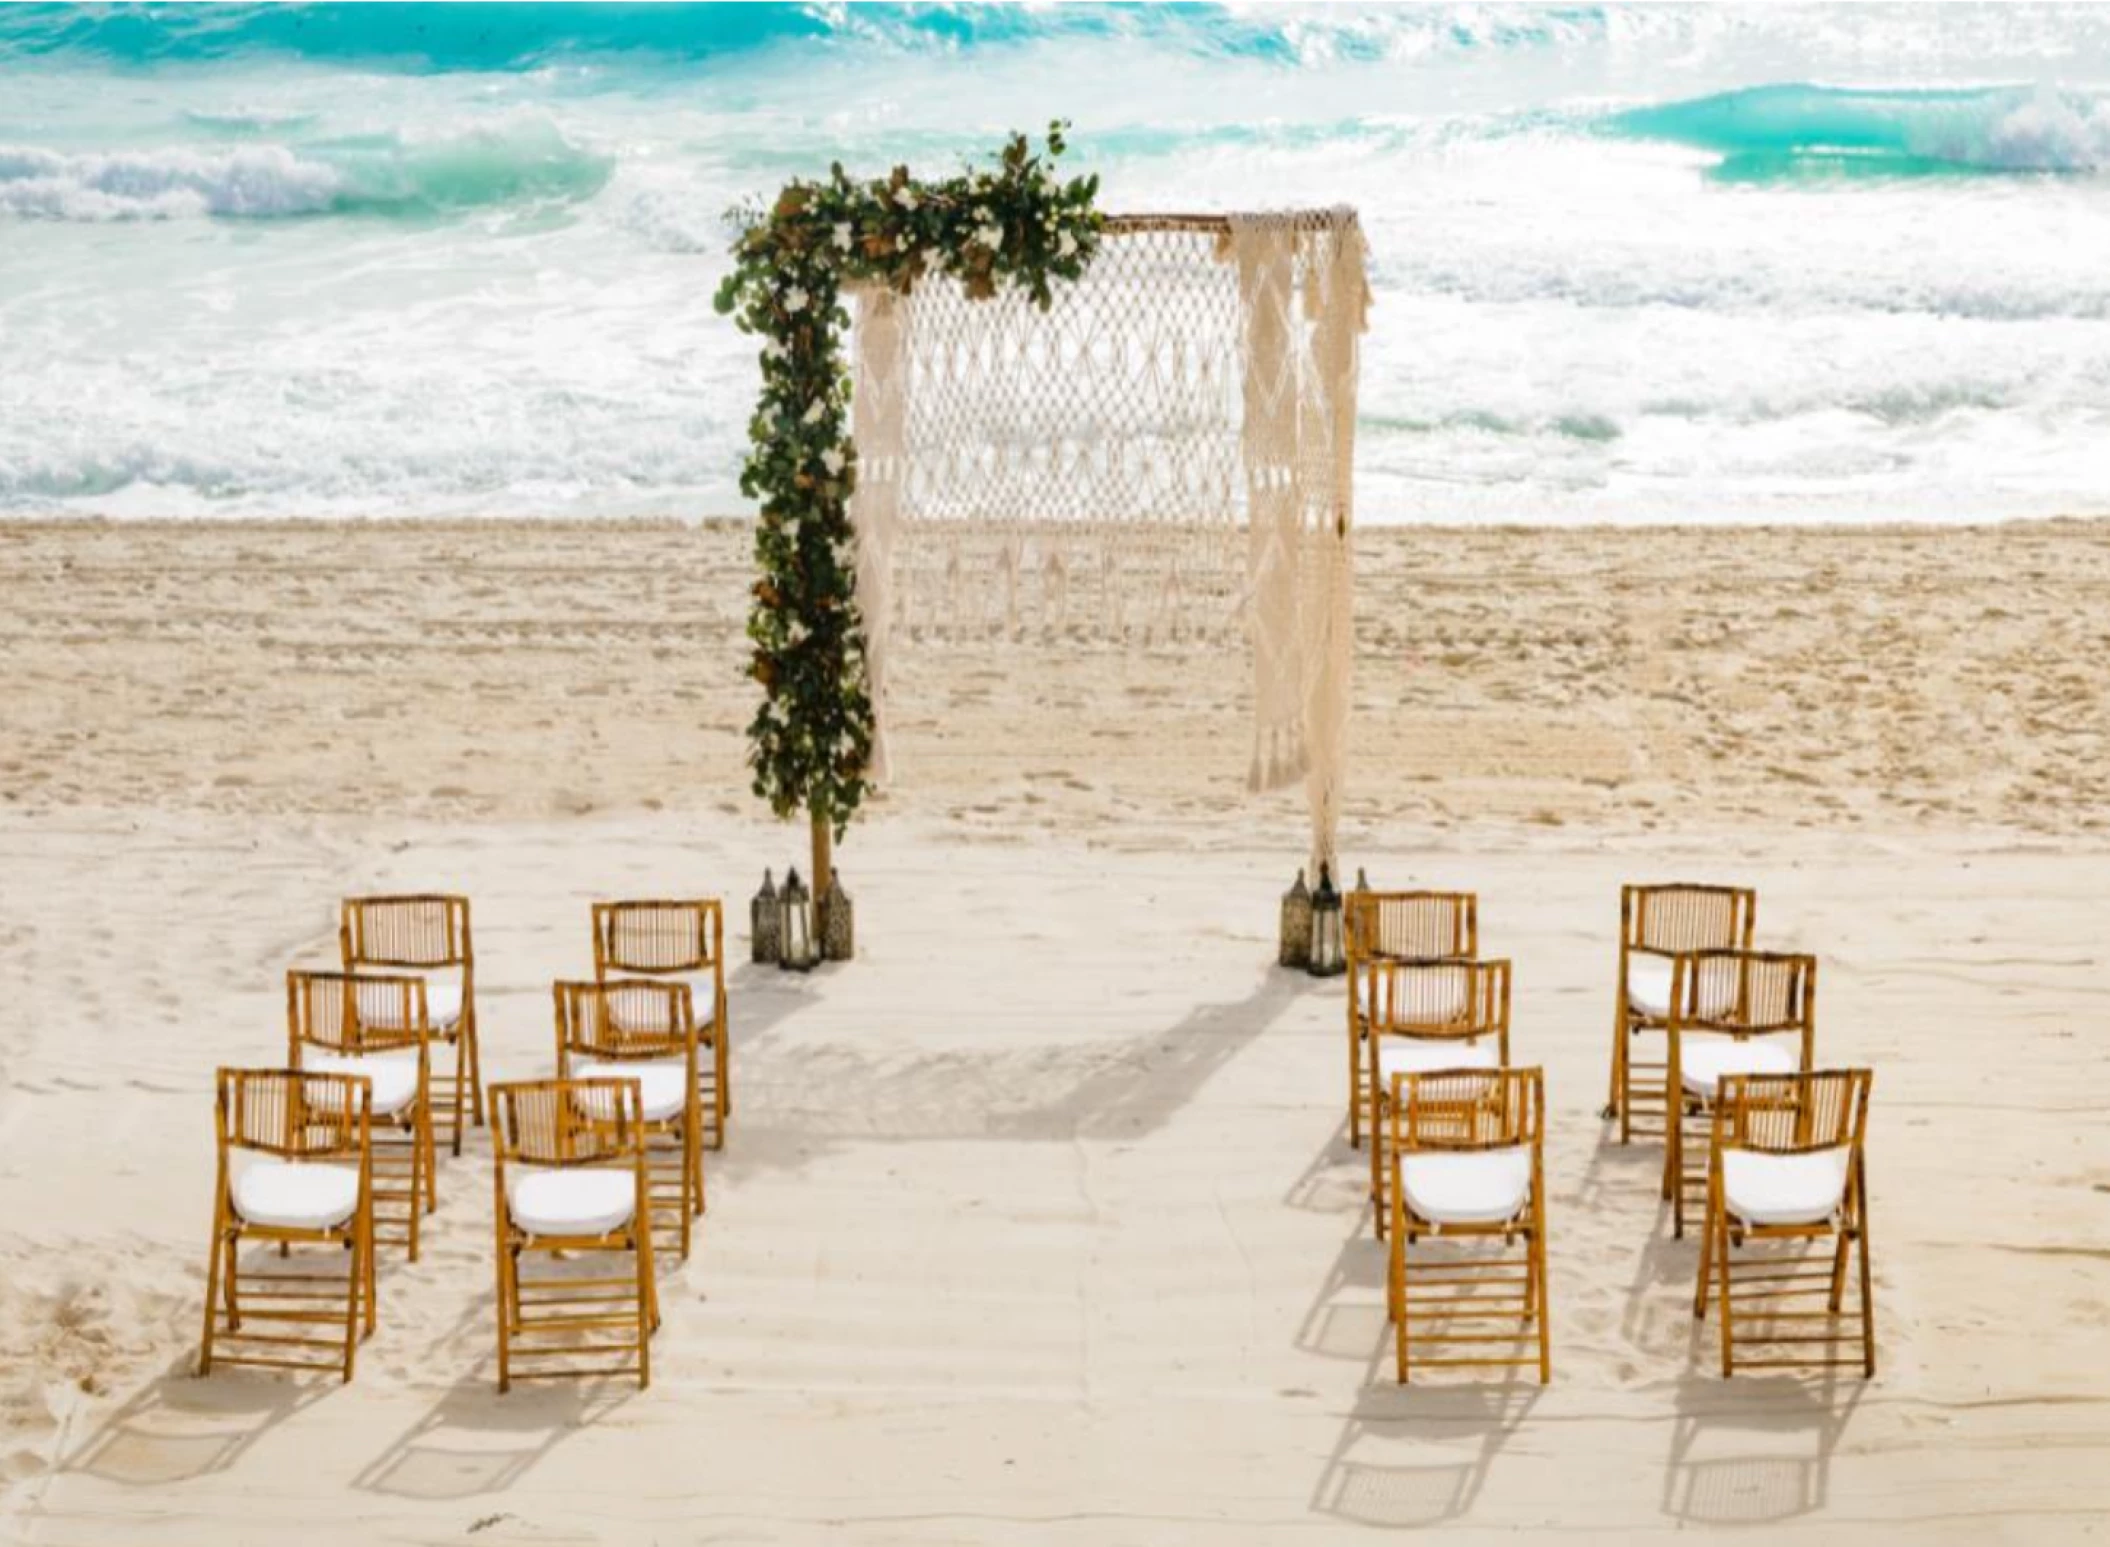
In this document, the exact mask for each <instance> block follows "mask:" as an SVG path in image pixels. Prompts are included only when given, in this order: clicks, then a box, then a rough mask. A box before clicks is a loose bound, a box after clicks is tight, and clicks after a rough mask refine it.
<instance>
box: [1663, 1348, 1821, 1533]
mask: <svg viewBox="0 0 2110 1547" xmlns="http://www.w3.org/2000/svg"><path fill="white" fill-rule="evenodd" d="M1696 1341H1697V1338H1696ZM1706 1354H1707V1349H1706V1348H1704V1347H1700V1348H1696V1349H1695V1351H1694V1357H1695V1358H1704V1357H1706ZM1862 1389H1863V1388H1862V1382H1861V1380H1860V1379H1859V1375H1858V1372H1856V1373H1855V1375H1854V1377H1853V1378H1850V1379H1834V1378H1829V1377H1826V1378H1797V1377H1795V1376H1792V1375H1781V1376H1769V1377H1764V1378H1760V1377H1755V1376H1750V1375H1739V1376H1737V1377H1735V1378H1734V1379H1733V1380H1723V1379H1721V1378H1719V1377H1709V1376H1706V1375H1700V1374H1692V1375H1688V1376H1686V1377H1685V1378H1684V1379H1683V1380H1681V1381H1680V1382H1679V1384H1678V1394H1677V1407H1678V1416H1677V1421H1676V1423H1675V1425H1674V1426H1673V1428H1672V1430H1671V1442H1670V1460H1669V1462H1668V1463H1667V1464H1666V1466H1665V1467H1664V1473H1663V1513H1664V1514H1666V1515H1669V1516H1672V1517H1673V1518H1675V1519H1677V1520H1679V1521H1681V1522H1685V1523H1688V1524H1692V1525H1768V1524H1777V1523H1778V1522H1780V1521H1784V1520H1793V1519H1795V1518H1797V1517H1798V1516H1801V1515H1807V1514H1810V1513H1811V1512H1813V1511H1815V1510H1817V1509H1820V1508H1822V1507H1823V1505H1824V1502H1825V1497H1826V1494H1827V1492H1828V1491H1829V1487H1830V1482H1831V1463H1832V1454H1833V1452H1834V1451H1835V1450H1837V1449H1838V1445H1839V1441H1840V1439H1841V1438H1842V1437H1843V1436H1844V1435H1845V1433H1846V1428H1847V1425H1848V1424H1850V1423H1851V1422H1852V1421H1853V1416H1854V1412H1855V1410H1856V1409H1857V1408H1858V1407H1859V1405H1860V1402H1861V1396H1862Z"/></svg>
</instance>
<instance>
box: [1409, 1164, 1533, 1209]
mask: <svg viewBox="0 0 2110 1547" xmlns="http://www.w3.org/2000/svg"><path fill="white" fill-rule="evenodd" d="M1400 1180H1401V1183H1402V1185H1403V1186H1404V1187H1405V1189H1406V1195H1407V1207H1408V1208H1409V1209H1411V1210H1412V1211H1413V1212H1414V1213H1415V1214H1416V1215H1417V1216H1419V1217H1420V1218H1422V1219H1425V1220H1427V1221H1428V1222H1429V1223H1430V1224H1432V1225H1499V1224H1502V1223H1504V1222H1505V1221H1507V1220H1511V1219H1514V1218H1516V1216H1517V1213H1518V1211H1519V1210H1520V1209H1522V1208H1523V1207H1524V1202H1525V1200H1526V1198H1528V1197H1529V1196H1530V1194H1531V1150H1530V1149H1529V1147H1527V1146H1525V1145H1521V1144H1519V1145H1514V1146H1512V1147H1510V1148H1508V1149H1498V1150H1465V1151H1460V1152H1458V1153H1454V1154H1449V1153H1444V1152H1442V1151H1433V1152H1430V1153H1428V1154H1421V1155H1407V1156H1404V1157H1402V1158H1401V1160H1400Z"/></svg>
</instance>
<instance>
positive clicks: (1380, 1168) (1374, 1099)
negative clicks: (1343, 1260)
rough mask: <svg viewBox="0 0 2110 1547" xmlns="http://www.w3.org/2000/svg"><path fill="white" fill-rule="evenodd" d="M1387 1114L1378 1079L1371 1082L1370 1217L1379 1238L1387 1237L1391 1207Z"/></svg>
mask: <svg viewBox="0 0 2110 1547" xmlns="http://www.w3.org/2000/svg"><path fill="white" fill-rule="evenodd" d="M1384 1120H1385V1116H1384V1114H1383V1113H1382V1112H1380V1111H1379V1110H1378V1087H1377V1081H1376V1080H1372V1081H1371V1082H1370V1217H1371V1221H1372V1223H1374V1224H1375V1226H1376V1227H1377V1238H1378V1239H1379V1240H1380V1241H1382V1240H1383V1239H1384V1238H1385V1214H1386V1211H1387V1209H1388V1207H1389V1204H1388V1202H1387V1199H1386V1189H1385V1172H1384V1165H1385V1155H1384V1150H1385V1145H1384V1134H1385V1130H1384V1127H1383V1124H1384Z"/></svg>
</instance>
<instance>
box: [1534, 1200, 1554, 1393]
mask: <svg viewBox="0 0 2110 1547" xmlns="http://www.w3.org/2000/svg"><path fill="white" fill-rule="evenodd" d="M1541 1220H1542V1222H1541V1223H1540V1224H1538V1225H1535V1226H1533V1228H1532V1231H1531V1256H1532V1260H1533V1263H1534V1267H1533V1271H1532V1281H1533V1282H1535V1283H1536V1284H1537V1286H1538V1296H1537V1301H1536V1304H1535V1306H1534V1309H1535V1310H1536V1311H1537V1314H1538V1323H1539V1384H1540V1385H1541V1386H1546V1385H1551V1384H1552V1382H1553V1304H1552V1302H1551V1301H1550V1300H1548V1299H1547V1297H1546V1231H1545V1226H1544V1224H1543V1216H1541Z"/></svg>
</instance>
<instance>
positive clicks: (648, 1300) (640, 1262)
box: [637, 1223, 659, 1391]
mask: <svg viewBox="0 0 2110 1547" xmlns="http://www.w3.org/2000/svg"><path fill="white" fill-rule="evenodd" d="M658 1330H659V1282H658V1278H657V1276H656V1275H655V1274H654V1273H653V1271H652V1231H651V1228H650V1226H649V1223H648V1224H647V1226H646V1228H644V1229H642V1230H640V1231H638V1232H637V1389H638V1390H640V1391H643V1390H645V1389H646V1388H648V1387H649V1386H650V1385H651V1384H652V1334H653V1333H655V1332H657V1331H658Z"/></svg>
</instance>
